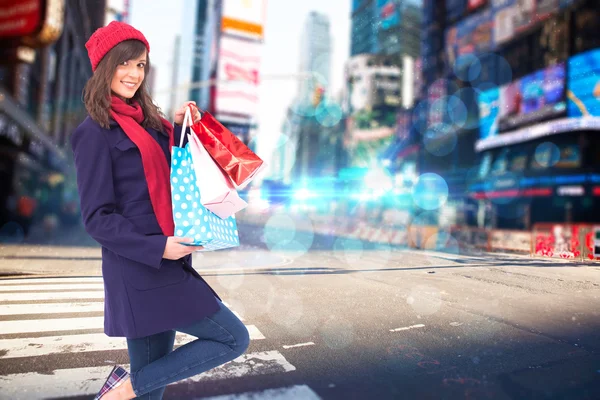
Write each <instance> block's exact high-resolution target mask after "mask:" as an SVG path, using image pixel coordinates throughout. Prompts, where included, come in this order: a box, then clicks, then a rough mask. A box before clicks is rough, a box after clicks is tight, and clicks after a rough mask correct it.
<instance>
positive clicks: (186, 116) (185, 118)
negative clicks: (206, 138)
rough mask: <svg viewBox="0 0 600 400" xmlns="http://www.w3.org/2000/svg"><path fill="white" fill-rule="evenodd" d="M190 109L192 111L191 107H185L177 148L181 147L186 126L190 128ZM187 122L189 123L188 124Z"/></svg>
mask: <svg viewBox="0 0 600 400" xmlns="http://www.w3.org/2000/svg"><path fill="white" fill-rule="evenodd" d="M191 109H192V108H191V107H186V108H185V113H184V114H183V122H182V124H183V125H182V127H181V137H180V138H179V147H183V138H184V137H185V131H186V130H187V128H188V126H192V111H191ZM188 121H189V122H190V123H188ZM190 130H191V129H190Z"/></svg>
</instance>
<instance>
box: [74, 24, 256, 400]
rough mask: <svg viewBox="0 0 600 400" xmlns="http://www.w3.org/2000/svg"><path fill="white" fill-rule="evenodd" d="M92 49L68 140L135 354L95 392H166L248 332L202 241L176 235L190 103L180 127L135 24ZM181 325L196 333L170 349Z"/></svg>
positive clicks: (113, 311) (110, 326)
mask: <svg viewBox="0 0 600 400" xmlns="http://www.w3.org/2000/svg"><path fill="white" fill-rule="evenodd" d="M86 48H87V50H88V55H89V57H90V61H91V64H92V70H93V72H94V74H93V76H92V77H91V78H90V80H89V81H88V83H87V85H86V87H85V89H84V101H85V106H86V109H87V111H88V113H89V116H88V118H86V119H85V121H83V123H82V124H81V125H80V126H79V127H78V128H77V129H76V130H75V131H74V133H73V135H72V137H71V145H72V148H73V153H74V158H75V166H76V170H77V185H78V189H79V197H80V202H81V213H82V217H83V222H84V225H85V228H86V231H87V232H88V233H89V234H90V236H91V237H92V238H94V239H95V240H96V241H97V242H98V243H100V244H101V245H102V275H103V280H104V292H105V300H104V331H105V333H106V334H107V335H108V336H120V337H125V338H126V339H127V349H128V352H129V358H130V362H131V373H128V372H127V371H125V369H124V368H122V367H120V366H115V367H114V368H113V370H112V372H111V374H110V375H109V377H108V378H107V380H106V383H105V384H104V387H102V389H101V390H100V392H99V393H98V395H97V396H96V399H100V398H102V399H103V400H115V399H132V398H134V397H136V396H137V397H136V398H140V399H161V398H162V395H163V392H164V390H165V387H166V386H167V385H168V384H170V383H173V382H177V381H179V380H182V379H185V378H188V377H191V376H193V375H197V374H199V373H201V372H204V371H206V370H209V369H211V368H214V367H216V366H219V365H221V364H223V363H225V362H228V361H231V360H233V359H235V358H236V357H238V356H240V355H241V354H243V353H244V352H245V351H246V349H247V347H248V344H249V336H248V331H247V329H246V327H245V326H244V325H243V323H242V322H241V321H240V320H239V319H238V318H237V317H235V315H234V314H233V313H232V312H231V311H230V310H229V309H227V307H225V306H224V305H223V303H222V302H221V299H220V298H219V296H218V295H217V294H216V293H215V292H214V291H213V290H212V288H211V287H210V286H209V285H208V284H207V283H206V282H205V281H204V280H203V279H202V278H201V277H200V275H199V274H198V273H197V272H196V271H195V270H194V269H193V268H192V266H191V262H192V260H191V254H192V253H193V252H194V251H196V250H198V249H199V248H198V247H193V246H189V245H185V244H183V243H185V242H191V241H193V240H192V239H188V238H180V237H174V236H173V235H174V233H173V228H174V224H173V216H172V212H171V210H172V206H171V194H170V182H169V166H170V157H171V156H170V147H171V146H172V145H173V143H174V141H177V142H178V141H179V136H180V135H181V126H180V124H181V123H182V120H183V115H184V111H185V107H186V105H185V104H184V105H183V106H182V108H181V109H179V110H178V111H177V112H176V113H175V129H174V128H173V126H172V125H171V124H170V123H168V122H167V121H166V120H165V119H164V118H162V117H161V113H160V110H159V109H158V108H157V107H156V106H155V105H154V104H153V102H152V99H151V98H150V96H149V95H148V92H147V87H146V83H145V80H144V77H145V76H146V74H147V73H148V71H149V69H150V62H149V57H148V53H149V51H150V46H149V45H148V42H147V41H146V39H145V37H144V35H143V34H142V33H141V32H139V31H138V30H136V29H135V28H133V27H132V26H130V25H127V24H124V23H121V22H111V23H110V24H109V25H108V26H106V27H103V28H100V29H98V30H97V31H96V32H95V33H94V34H93V35H92V36H91V38H90V40H89V41H88V42H87V43H86ZM188 103H189V102H188ZM188 103H186V104H188ZM199 117H200V116H199V115H196V116H195V119H196V120H197V119H198V118H199ZM176 331H178V332H184V333H187V334H189V335H193V336H195V337H196V338H197V339H196V340H194V341H192V342H190V343H188V344H185V345H183V346H181V347H179V348H178V349H176V350H175V351H173V344H174V340H175V333H176Z"/></svg>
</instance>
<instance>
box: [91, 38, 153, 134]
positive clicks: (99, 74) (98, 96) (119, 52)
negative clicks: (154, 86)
mask: <svg viewBox="0 0 600 400" xmlns="http://www.w3.org/2000/svg"><path fill="white" fill-rule="evenodd" d="M145 50H146V46H145V45H144V44H143V43H142V42H140V41H139V40H135V39H132V40H125V41H123V42H121V43H119V44H118V45H116V46H115V47H113V48H112V49H111V50H110V51H109V52H108V53H106V55H105V56H104V57H103V58H102V60H101V61H100V63H98V66H97V67H96V71H94V74H93V75H92V77H91V78H90V79H89V80H88V81H87V83H86V85H85V88H84V89H83V102H84V104H85V108H86V110H87V112H88V114H89V115H90V117H91V118H92V119H93V120H94V121H96V122H97V123H99V124H100V126H102V127H103V128H108V126H109V119H110V102H111V100H110V98H111V96H112V92H111V89H110V85H111V82H112V79H113V76H114V74H115V70H116V69H117V66H119V64H121V63H122V62H124V61H129V60H133V59H136V58H138V57H139V56H140V55H142V54H144V51H145ZM149 71H150V57H149V56H148V55H146V65H145V66H144V80H143V81H142V84H141V85H140V87H139V88H138V90H137V91H136V92H135V94H134V95H133V98H132V100H136V101H137V102H138V103H139V104H140V106H141V107H142V110H143V111H144V121H143V122H142V126H143V127H144V128H152V129H155V130H158V131H162V130H163V126H162V122H161V117H162V116H163V114H162V112H161V110H160V108H159V107H158V106H156V105H155V104H154V103H153V102H152V98H151V97H150V94H149V93H148V86H147V84H146V78H147V77H148V73H149Z"/></svg>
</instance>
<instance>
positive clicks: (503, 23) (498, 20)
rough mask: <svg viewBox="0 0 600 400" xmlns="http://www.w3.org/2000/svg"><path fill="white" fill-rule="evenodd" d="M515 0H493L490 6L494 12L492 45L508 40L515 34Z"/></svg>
mask: <svg viewBox="0 0 600 400" xmlns="http://www.w3.org/2000/svg"><path fill="white" fill-rule="evenodd" d="M515 3H516V0H494V1H493V3H492V8H493V12H494V30H493V41H494V47H496V46H499V45H501V44H502V43H504V42H508V41H509V40H511V39H512V38H513V36H514V35H515V14H516V13H517V11H518V9H517V7H515Z"/></svg>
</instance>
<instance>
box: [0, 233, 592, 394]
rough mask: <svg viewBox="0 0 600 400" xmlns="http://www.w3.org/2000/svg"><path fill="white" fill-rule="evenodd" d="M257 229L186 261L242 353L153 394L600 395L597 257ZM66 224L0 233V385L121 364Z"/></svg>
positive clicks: (84, 257) (93, 252)
mask: <svg viewBox="0 0 600 400" xmlns="http://www.w3.org/2000/svg"><path fill="white" fill-rule="evenodd" d="M262 231H263V229H262V228H261V227H257V226H248V225H244V226H241V227H240V239H241V241H242V243H243V246H242V247H240V248H239V249H236V250H233V251H225V252H214V253H206V254H204V253H202V254H201V253H198V254H196V255H195V260H194V266H195V268H196V269H197V270H198V271H199V272H200V273H201V274H202V275H203V276H204V277H205V279H206V280H207V281H208V282H209V283H210V284H211V285H212V286H213V287H214V288H215V290H217V292H218V293H219V294H220V295H221V297H222V298H223V300H224V301H225V302H226V303H227V304H228V306H229V307H230V308H231V309H232V310H233V311H235V312H236V313H237V314H238V316H240V318H241V319H242V320H243V322H244V323H245V324H246V326H247V327H248V330H249V332H250V335H251V339H252V340H251V344H250V348H249V349H248V352H247V353H246V354H245V355H244V356H242V357H240V358H238V359H236V360H235V361H233V362H231V363H229V364H226V365H224V366H222V367H220V368H217V369H215V370H212V371H209V372H207V373H205V374H201V375H199V376H196V377H194V378H191V379H188V380H186V381H183V382H180V383H177V384H174V385H171V386H169V387H168V388H167V391H166V393H165V399H197V398H212V399H215V398H218V399H291V398H293V399H319V398H321V399H597V398H600V318H599V317H600V265H594V264H587V265H579V264H576V263H574V262H573V261H561V260H541V259H532V258H530V257H524V256H519V255H508V254H495V255H494V254H479V255H454V254H445V253H435V252H423V251H416V250H402V249H390V248H389V247H381V246H379V247H377V248H376V247H373V245H370V246H368V245H365V248H364V250H363V251H353V252H351V251H347V252H339V251H333V250H332V245H331V244H332V243H333V238H331V237H323V236H315V240H314V242H313V248H312V249H311V250H310V251H309V252H308V253H306V254H301V253H293V252H271V251H269V250H268V249H267V247H266V246H265V244H264V243H262V241H261V240H262V239H263V232H262ZM71 235H72V236H70V237H65V238H63V239H64V241H65V242H66V244H67V245H68V246H65V247H61V246H57V244H59V243H60V240H53V241H52V242H53V243H54V245H51V246H42V245H38V244H36V243H31V244H29V245H18V246H17V245H7V246H2V247H0V257H1V259H2V261H1V263H0V275H1V276H2V280H1V281H0V399H27V400H29V399H90V398H92V396H93V395H94V394H95V393H96V392H97V390H98V389H99V388H100V386H101V385H102V382H103V379H104V378H105V376H106V374H107V373H108V372H109V371H110V365H112V364H114V363H122V364H125V365H127V363H128V356H127V350H126V344H125V340H124V339H122V338H108V337H106V336H105V335H104V334H103V329H102V326H103V325H102V324H103V322H102V321H103V318H102V315H103V308H102V305H103V296H104V292H103V290H102V281H101V278H100V251H99V248H98V247H75V246H74V244H77V243H76V242H77V240H76V238H79V239H80V243H79V244H89V243H90V242H89V240H88V239H87V238H85V235H84V234H83V233H80V234H79V235H77V234H75V233H71ZM28 274H35V275H28ZM189 340H191V338H190V337H188V336H186V335H182V334H180V335H178V337H177V343H176V344H177V345H180V344H184V343H186V342H188V341H189Z"/></svg>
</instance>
